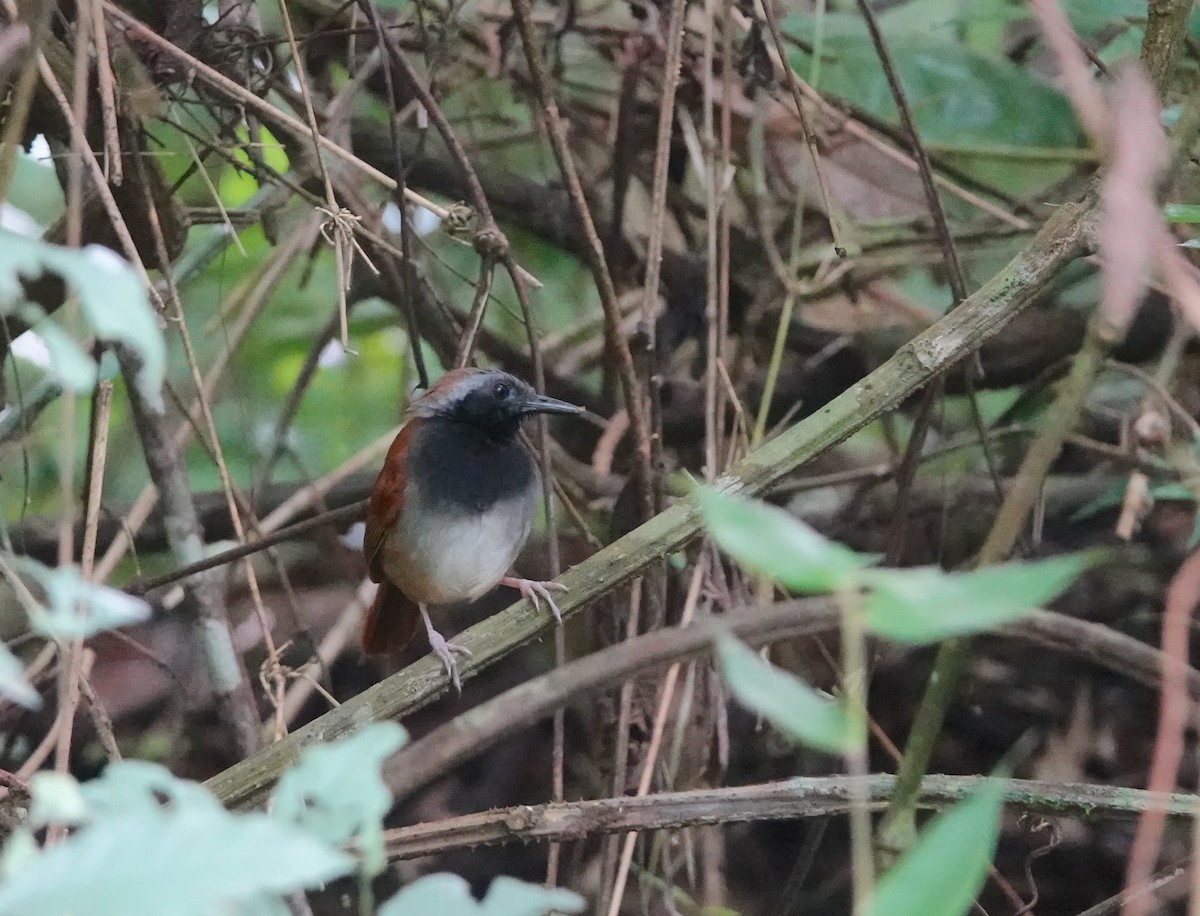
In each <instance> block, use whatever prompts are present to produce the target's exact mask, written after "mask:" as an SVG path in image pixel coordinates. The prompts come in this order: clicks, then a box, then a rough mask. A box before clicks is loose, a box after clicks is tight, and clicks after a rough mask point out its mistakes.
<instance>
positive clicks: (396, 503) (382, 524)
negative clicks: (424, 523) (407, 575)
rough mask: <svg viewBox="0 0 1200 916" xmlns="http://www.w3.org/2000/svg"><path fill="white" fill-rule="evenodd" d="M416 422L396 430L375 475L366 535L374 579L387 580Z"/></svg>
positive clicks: (365, 545) (369, 569)
mask: <svg viewBox="0 0 1200 916" xmlns="http://www.w3.org/2000/svg"><path fill="white" fill-rule="evenodd" d="M413 422H414V421H411V420H410V421H409V422H408V423H405V424H404V426H403V427H401V429H400V432H398V433H396V438H395V439H393V440H392V444H391V446H390V447H389V448H388V453H387V458H385V459H384V462H383V469H382V470H380V472H379V476H378V477H376V478H375V486H374V487H373V488H372V489H371V499H370V502H369V503H368V504H367V530H366V532H365V533H364V535H363V556H364V557H366V560H367V572H368V574H369V575H370V576H371V581H372V582H386V581H387V577H386V576H385V575H384V572H383V557H382V556H381V554H382V548H383V542H384V540H385V539H386V538H387V533H388V532H389V531H390V530H391V529H392V526H393V525H395V524H396V520H397V519H398V518H400V512H401V511H402V510H403V508H404V488H405V486H407V484H408V480H407V477H406V475H405V464H404V461H405V452H406V451H407V449H408V442H409V440H410V439H411V438H412V431H413Z"/></svg>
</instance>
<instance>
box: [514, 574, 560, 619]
mask: <svg viewBox="0 0 1200 916" xmlns="http://www.w3.org/2000/svg"><path fill="white" fill-rule="evenodd" d="M500 584H501V585H507V586H508V587H509V588H515V589H516V590H517V591H519V592H520V593H521V597H522V598H528V599H529V600H530V601H532V602H533V606H534V607H535V608H537V609H538V610H539V611H540V610H541V609H542V605H541V603H540V601H539V599H540V598H545V599H546V603H547V604H548V605H550V611H551V613H553V614H554V619H555V620H557V621H558V622H559V623H560V624H561V623H562V611H560V610H559V609H558V605H557V604H555V603H554V598H553V597H552V596H551V595H550V590H551V589H554V590H555V591H560V592H565V591H567V587H566V586H565V585H563V584H561V583H559V582H538V581H536V580H534V579H518V578H517V577H516V576H505V577H504V578H503V579H501V580H500Z"/></svg>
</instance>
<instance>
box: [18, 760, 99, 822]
mask: <svg viewBox="0 0 1200 916" xmlns="http://www.w3.org/2000/svg"><path fill="white" fill-rule="evenodd" d="M29 794H30V795H31V796H32V797H33V804H32V805H31V806H30V809H29V824H30V826H32V827H35V828H41V827H45V826H46V825H47V824H63V825H68V826H74V825H75V824H82V823H85V822H86V821H87V820H88V807H87V801H86V799H85V798H84V796H83V793H82V792H81V791H80V790H79V783H78V782H77V781H76V780H75V778H74V777H72V776H68V775H67V774H66V773H55V772H54V771H53V770H40V771H39V772H37V773H34V774H33V775H32V776H30V777H29Z"/></svg>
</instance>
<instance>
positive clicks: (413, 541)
mask: <svg viewBox="0 0 1200 916" xmlns="http://www.w3.org/2000/svg"><path fill="white" fill-rule="evenodd" d="M538 413H544V414H580V413H583V408H582V407H577V406H575V405H574V404H568V403H567V402H566V401H560V400H558V399H557V398H551V397H547V396H545V395H540V394H538V393H537V392H536V391H535V390H534V389H533V387H532V386H530V385H528V384H526V383H525V382H524V381H522V380H521V379H519V378H517V377H516V376H514V375H511V374H509V373H507V372H502V371H500V370H498V369H476V368H463V369H454V370H451V371H449V372H447V373H446V374H445V375H443V376H442V377H441V378H439V379H438V380H437V381H436V382H435V383H434V384H433V385H431V386H430V387H429V389H428V390H427V391H426V392H425V393H424V394H423V395H422V396H421V397H419V398H418V399H417V400H415V401H414V402H413V403H412V405H411V407H410V409H409V413H408V418H407V420H406V422H405V423H404V425H403V426H402V427H401V428H400V431H399V432H398V433H397V434H396V438H395V439H394V440H393V441H392V444H391V447H390V448H389V449H388V453H387V457H386V458H385V459H384V463H383V468H382V469H381V470H380V472H379V476H378V477H377V478H376V480H375V485H374V486H373V487H372V489H371V497H370V500H369V501H368V505H367V517H366V528H365V532H364V534H363V554H364V557H365V559H366V561H367V570H368V573H369V575H370V577H371V579H372V581H374V582H377V583H379V588H378V589H377V591H376V593H375V598H374V601H373V602H372V604H371V606H370V608H368V610H367V613H366V615H365V617H364V619H363V630H362V645H363V650H364V651H365V652H366V653H367V654H368V655H378V654H392V653H395V652H398V651H399V650H401V649H403V648H404V647H405V646H406V645H407V644H408V643H409V641H410V640H411V639H412V638H413V635H414V634H415V633H416V629H417V623H418V621H421V622H424V624H425V632H426V634H427V635H428V638H429V645H430V648H431V649H432V650H433V652H434V654H436V655H437V657H438V658H439V659H441V662H442V665H443V666H444V667H445V669H446V673H447V674H448V675H449V676H450V679H451V681H452V683H453V684H454V687H455V689H456V690H458V691H459V692H460V693H461V692H462V682H461V679H460V677H459V670H458V659H457V657H456V656H458V655H470V652H469V651H468V650H467V649H466V648H465V647H463V646H460V645H457V644H455V643H452V642H448V641H447V640H446V639H445V638H444V637H443V636H442V635H441V634H440V633H439V632H438V631H437V630H436V629H435V628H434V626H433V622H432V621H431V620H430V617H429V608H430V607H435V608H436V607H438V606H441V605H448V604H455V603H458V602H463V601H474V600H475V599H477V598H479V597H481V596H482V595H484V594H486V593H487V592H489V591H491V589H492V588H494V587H495V586H496V585H507V586H509V587H511V588H515V589H517V590H518V591H519V592H520V593H521V595H522V596H523V597H525V598H528V599H529V600H530V601H532V602H533V604H534V606H535V607H537V608H539V609H540V608H541V604H540V600H543V599H544V600H545V601H546V602H547V604H548V605H549V606H550V610H551V612H552V613H553V615H554V618H555V620H556V621H558V622H559V623H562V612H561V611H560V610H559V608H558V605H557V604H556V603H555V601H554V598H553V596H552V594H551V590H559V591H566V588H565V586H563V585H561V584H559V583H555V582H539V581H535V580H531V579H522V578H518V577H516V576H513V575H512V574H511V573H510V572H509V570H510V568H511V566H512V563H513V561H514V560H515V559H516V558H517V554H518V553H520V551H521V548H522V547H523V546H524V544H525V541H526V539H527V538H528V537H529V532H530V529H531V527H532V526H533V516H534V512H535V510H536V508H537V499H538V493H539V492H540V487H539V485H538V472H537V468H536V466H535V464H534V461H533V456H532V455H530V453H529V450H528V449H527V448H526V447H525V445H524V443H522V442H521V440H520V438H519V437H518V433H519V431H520V428H521V421H522V420H523V419H524V418H526V417H528V416H531V415H533V414H538Z"/></svg>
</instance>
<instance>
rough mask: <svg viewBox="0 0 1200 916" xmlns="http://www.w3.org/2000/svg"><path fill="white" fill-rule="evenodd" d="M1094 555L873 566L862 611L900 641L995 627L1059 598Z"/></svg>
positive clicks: (879, 631)
mask: <svg viewBox="0 0 1200 916" xmlns="http://www.w3.org/2000/svg"><path fill="white" fill-rule="evenodd" d="M1095 559H1096V556H1095V554H1094V553H1078V554H1069V555H1066V556H1061V557H1051V558H1050V559H1046V560H1037V561H1035V562H1031V563H1021V562H1017V563H1004V564H1001V565H997V566H988V567H986V568H984V569H977V570H973V571H971V572H962V573H948V572H945V571H944V570H941V569H938V568H937V567H933V566H924V567H921V568H919V569H876V570H871V571H870V572H869V573H868V574H867V575H866V576H865V580H866V582H867V585H868V587H869V589H870V593H869V594H868V595H867V597H866V598H865V599H864V601H863V614H864V615H865V617H866V619H867V626H868V627H869V628H870V630H871V631H872V632H873V633H877V634H878V635H880V636H886V637H887V638H889V639H895V640H898V641H901V642H915V643H924V642H936V641H937V640H940V639H945V638H946V637H948V636H955V635H960V634H964V633H975V632H979V631H981V630H990V629H993V628H994V627H998V626H1003V625H1004V624H1007V623H1011V622H1012V621H1014V620H1017V619H1018V618H1020V617H1023V616H1025V615H1026V614H1028V613H1029V612H1030V611H1033V610H1035V609H1037V608H1038V607H1039V606H1040V605H1042V604H1043V603H1045V602H1047V601H1049V600H1051V599H1052V598H1055V597H1057V596H1058V595H1059V594H1060V593H1061V592H1062V591H1063V590H1064V589H1066V588H1067V586H1069V585H1070V584H1071V583H1072V582H1074V581H1075V579H1076V578H1077V577H1078V576H1079V574H1080V573H1081V572H1082V571H1083V570H1084V569H1085V568H1086V567H1088V566H1089V565H1091V564H1092V563H1093V562H1095Z"/></svg>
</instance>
